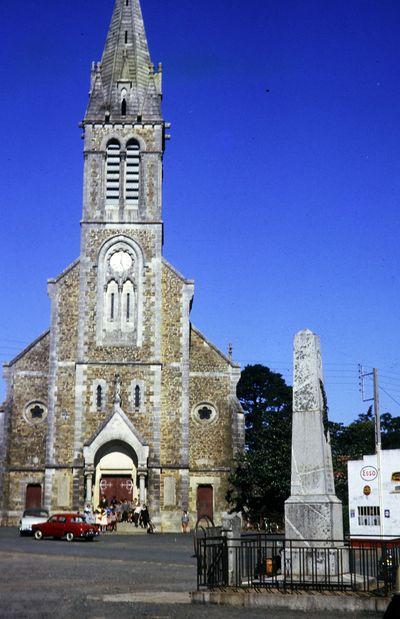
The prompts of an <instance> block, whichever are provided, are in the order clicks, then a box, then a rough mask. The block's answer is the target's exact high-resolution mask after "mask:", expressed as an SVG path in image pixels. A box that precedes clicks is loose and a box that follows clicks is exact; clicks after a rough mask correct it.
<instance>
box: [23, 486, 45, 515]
mask: <svg viewBox="0 0 400 619" xmlns="http://www.w3.org/2000/svg"><path fill="white" fill-rule="evenodd" d="M34 507H42V486H41V485H40V484H28V485H27V487H26V498H25V509H32V508H34Z"/></svg>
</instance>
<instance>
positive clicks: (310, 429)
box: [285, 329, 343, 546]
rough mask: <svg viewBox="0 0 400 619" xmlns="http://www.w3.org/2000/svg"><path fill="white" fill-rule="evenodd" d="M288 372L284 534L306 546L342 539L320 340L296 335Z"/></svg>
mask: <svg viewBox="0 0 400 619" xmlns="http://www.w3.org/2000/svg"><path fill="white" fill-rule="evenodd" d="M293 371H294V377H293V428H292V477H291V494H290V497H289V499H288V500H287V501H286V503H285V537H286V539H287V540H293V541H295V542H296V543H301V542H304V545H305V546H313V545H315V546H320V545H321V546H323V545H324V542H330V543H332V542H333V541H335V542H340V541H341V540H343V516H342V503H341V501H339V499H338V498H337V496H336V494H335V484H334V479H333V467H332V454H331V446H330V440H329V431H328V418H327V406H326V398H325V391H324V382H323V373H322V360H321V347H320V340H319V337H318V336H317V335H315V334H314V333H312V332H311V331H309V330H308V329H306V330H305V331H300V332H299V333H297V334H296V336H295V339H294V369H293ZM313 542H314V543H313ZM316 542H318V543H316Z"/></svg>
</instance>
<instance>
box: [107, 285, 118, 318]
mask: <svg viewBox="0 0 400 619" xmlns="http://www.w3.org/2000/svg"><path fill="white" fill-rule="evenodd" d="M106 309H107V322H109V323H110V324H111V325H112V324H113V323H116V324H118V319H119V289H118V284H117V282H116V281H115V280H111V281H110V282H109V283H108V284H107V287H106Z"/></svg>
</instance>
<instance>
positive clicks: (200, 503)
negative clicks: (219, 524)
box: [197, 485, 214, 520]
mask: <svg viewBox="0 0 400 619" xmlns="http://www.w3.org/2000/svg"><path fill="white" fill-rule="evenodd" d="M204 516H208V517H209V518H211V520H212V519H213V517H214V501H213V487H212V486H210V485H203V486H198V487H197V518H203V517H204Z"/></svg>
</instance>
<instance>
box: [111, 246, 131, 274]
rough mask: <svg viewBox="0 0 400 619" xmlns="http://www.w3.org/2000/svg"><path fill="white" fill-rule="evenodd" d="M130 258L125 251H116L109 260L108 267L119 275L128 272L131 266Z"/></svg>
mask: <svg viewBox="0 0 400 619" xmlns="http://www.w3.org/2000/svg"><path fill="white" fill-rule="evenodd" d="M132 262H133V261H132V258H131V256H130V255H129V254H128V252H126V251H122V250H120V251H117V252H116V253H115V254H113V255H112V256H111V258H110V267H111V268H112V270H113V271H114V272H115V273H118V275H121V274H122V273H124V272H125V271H128V270H129V269H130V268H131V266H132Z"/></svg>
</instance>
